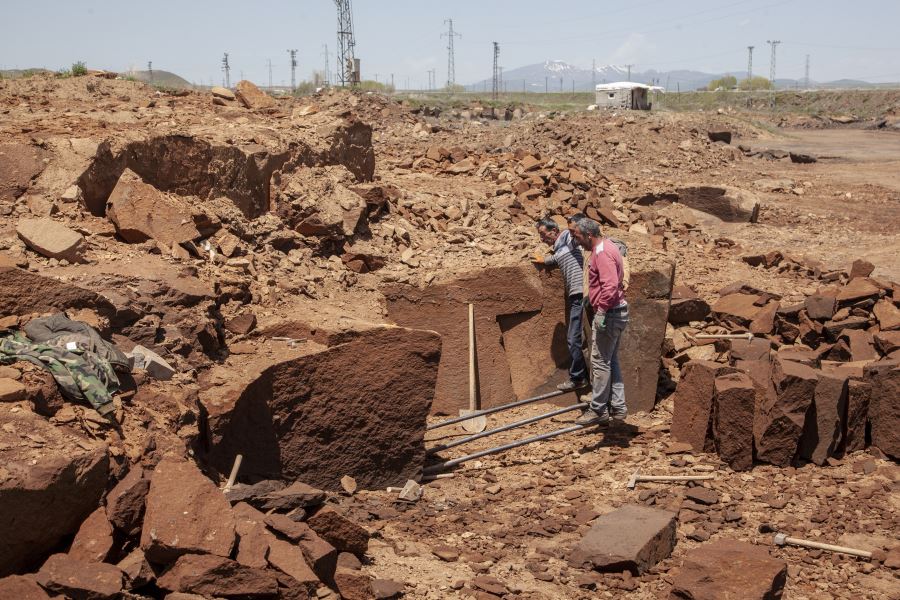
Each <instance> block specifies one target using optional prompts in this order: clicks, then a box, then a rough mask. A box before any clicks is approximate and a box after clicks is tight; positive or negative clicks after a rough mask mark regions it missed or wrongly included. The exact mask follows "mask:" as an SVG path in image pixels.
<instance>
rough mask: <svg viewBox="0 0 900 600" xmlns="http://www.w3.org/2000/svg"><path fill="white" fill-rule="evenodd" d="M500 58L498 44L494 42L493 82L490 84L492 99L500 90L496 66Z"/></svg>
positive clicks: (498, 72)
mask: <svg viewBox="0 0 900 600" xmlns="http://www.w3.org/2000/svg"><path fill="white" fill-rule="evenodd" d="M499 60H500V44H498V43H497V42H494V72H493V73H494V74H493V82H492V85H491V98H493V99H494V100H496V99H497V94H498V93H499V92H500V69H499V68H498V67H499V65H498V62H499Z"/></svg>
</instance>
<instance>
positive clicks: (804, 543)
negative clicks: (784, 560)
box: [775, 533, 872, 558]
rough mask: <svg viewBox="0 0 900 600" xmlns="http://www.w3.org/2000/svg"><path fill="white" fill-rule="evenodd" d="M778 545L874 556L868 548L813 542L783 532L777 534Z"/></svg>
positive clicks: (866, 556) (865, 556) (776, 541)
mask: <svg viewBox="0 0 900 600" xmlns="http://www.w3.org/2000/svg"><path fill="white" fill-rule="evenodd" d="M775 545H776V546H784V545H791V546H800V547H801V548H813V549H815V550H828V551H829V552H840V553H841V554H849V555H850V556H859V557H861V558H872V553H871V552H869V551H868V550H858V549H856V548H847V547H846V546H835V545H833V544H823V543H822V542H813V541H810V540H801V539H798V538H792V537H788V536H786V535H785V534H783V533H777V534H775Z"/></svg>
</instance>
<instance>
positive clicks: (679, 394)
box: [672, 360, 730, 452]
mask: <svg viewBox="0 0 900 600" xmlns="http://www.w3.org/2000/svg"><path fill="white" fill-rule="evenodd" d="M729 370H730V369H729V368H728V367H727V366H725V365H723V364H721V363H717V362H712V361H706V360H692V361H690V362H689V363H687V364H686V365H685V366H684V369H683V370H682V374H681V381H679V382H678V387H677V388H676V390H675V394H674V395H673V403H674V404H673V406H674V409H673V412H672V438H674V439H676V440H678V441H680V442H685V443H688V444H690V445H691V448H693V449H694V450H695V451H697V452H705V451H708V450H711V449H712V440H713V437H712V414H713V395H714V383H715V380H716V377H717V376H718V375H719V374H720V373H723V372H725V373H727V372H729Z"/></svg>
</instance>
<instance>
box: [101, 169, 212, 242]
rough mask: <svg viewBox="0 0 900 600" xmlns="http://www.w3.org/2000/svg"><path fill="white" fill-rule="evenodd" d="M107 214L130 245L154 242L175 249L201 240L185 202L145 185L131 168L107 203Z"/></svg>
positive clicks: (127, 170) (121, 178)
mask: <svg viewBox="0 0 900 600" xmlns="http://www.w3.org/2000/svg"><path fill="white" fill-rule="evenodd" d="M106 215H107V216H108V217H109V220H110V221H112V222H113V224H114V225H115V226H116V232H117V233H118V234H119V236H120V237H121V238H122V239H123V240H125V241H126V242H128V243H130V244H139V243H141V242H146V241H147V240H151V239H152V240H156V241H157V242H159V243H160V244H162V245H163V246H165V247H166V248H172V246H173V245H178V244H182V243H184V242H189V241H192V240H195V239H197V238H199V237H200V232H199V231H197V227H196V226H195V225H194V220H193V218H192V217H191V208H190V206H189V205H188V204H187V203H186V202H184V201H183V200H181V199H180V198H178V197H177V196H169V195H167V194H164V193H162V192H160V191H159V190H157V189H156V188H155V187H153V186H152V185H148V184H146V183H144V181H143V180H142V179H141V178H140V177H138V176H137V175H136V174H135V173H134V172H133V171H131V170H130V169H125V171H124V172H123V173H122V175H121V176H120V177H119V181H118V183H116V187H115V188H114V189H113V191H112V194H111V195H110V197H109V200H108V201H107V205H106Z"/></svg>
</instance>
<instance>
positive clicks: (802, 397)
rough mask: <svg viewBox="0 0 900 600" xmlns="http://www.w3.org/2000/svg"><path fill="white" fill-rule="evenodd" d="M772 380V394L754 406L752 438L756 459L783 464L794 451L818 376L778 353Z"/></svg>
mask: <svg viewBox="0 0 900 600" xmlns="http://www.w3.org/2000/svg"><path fill="white" fill-rule="evenodd" d="M773 381H774V383H775V392H776V394H775V395H774V396H773V397H771V398H768V399H767V401H766V403H765V404H764V405H762V406H760V407H758V410H757V412H756V414H755V416H754V421H753V438H754V441H755V444H756V456H757V458H758V459H759V460H761V461H764V462H768V463H771V464H773V465H778V466H787V465H789V464H790V462H791V460H792V459H793V457H794V455H795V454H796V453H797V447H798V444H799V441H800V436H801V434H802V433H803V424H804V422H805V419H806V411H807V409H808V408H809V406H810V404H812V401H813V397H814V395H815V388H816V384H817V383H818V377H817V376H816V371H814V370H813V369H811V368H810V367H807V366H806V365H802V364H800V363H796V362H793V361H789V360H785V359H783V358H781V357H778V358H776V360H775V369H774V373H773Z"/></svg>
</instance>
